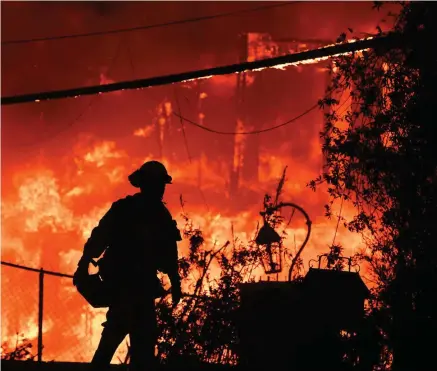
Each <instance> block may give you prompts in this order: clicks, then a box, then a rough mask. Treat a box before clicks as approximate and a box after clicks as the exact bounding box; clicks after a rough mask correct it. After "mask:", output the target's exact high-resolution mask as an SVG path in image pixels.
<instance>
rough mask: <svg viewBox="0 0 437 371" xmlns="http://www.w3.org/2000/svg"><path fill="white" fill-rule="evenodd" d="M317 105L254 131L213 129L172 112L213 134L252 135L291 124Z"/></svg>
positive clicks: (317, 104)
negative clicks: (280, 122) (276, 123)
mask: <svg viewBox="0 0 437 371" xmlns="http://www.w3.org/2000/svg"><path fill="white" fill-rule="evenodd" d="M317 107H319V103H316V104H315V105H313V106H311V107H310V108H308V109H307V110H306V111H304V112H302V113H301V114H300V115H298V116H296V117H293V118H292V119H291V120H288V121H286V122H283V123H282V124H279V125H275V126H272V127H270V128H266V129H261V130H254V131H241V132H233V131H220V130H214V129H210V128H208V127H206V126H203V125H200V124H198V123H197V122H194V121H191V120H189V119H187V118H185V117H183V116H180V115H178V114H177V113H175V112H174V113H173V115H175V116H177V117H179V118H180V119H181V120H184V121H186V122H188V123H189V124H191V125H194V126H196V127H198V128H199V129H202V130H206V131H209V132H210V133H214V134H221V135H254V134H262V133H266V132H268V131H272V130H276V129H279V128H281V127H283V126H286V125H288V124H291V123H292V122H295V121H297V120H299V119H300V118H302V117H303V116H305V115H307V114H308V113H310V112H311V111H313V110H315V109H316V108H317Z"/></svg>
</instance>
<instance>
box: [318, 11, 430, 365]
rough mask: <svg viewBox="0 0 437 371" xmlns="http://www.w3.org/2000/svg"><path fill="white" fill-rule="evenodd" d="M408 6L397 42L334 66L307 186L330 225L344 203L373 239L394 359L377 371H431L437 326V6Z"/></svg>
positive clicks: (384, 341) (381, 313) (353, 226)
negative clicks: (317, 162)
mask: <svg viewBox="0 0 437 371" xmlns="http://www.w3.org/2000/svg"><path fill="white" fill-rule="evenodd" d="M401 5H402V9H401V12H400V14H399V15H398V17H397V22H396V25H395V28H394V30H393V33H396V34H397V35H400V36H401V38H402V39H401V40H402V41H401V42H400V43H398V44H397V45H393V44H392V45H390V46H389V48H382V47H381V48H376V49H374V50H366V51H362V52H355V53H353V54H351V55H345V56H341V57H338V58H336V60H335V62H334V63H333V65H332V66H331V73H332V83H331V85H330V87H329V89H328V93H330V96H329V97H327V98H326V99H323V100H322V101H321V102H320V106H321V107H325V106H328V107H331V112H330V113H328V114H326V116H325V120H326V121H325V125H324V128H323V131H322V132H321V138H322V140H323V153H324V156H325V159H326V162H325V164H326V165H325V168H324V170H323V173H322V174H321V176H320V177H318V178H317V179H315V180H313V181H312V182H310V184H309V186H310V187H312V188H316V187H318V186H319V185H320V184H322V183H325V184H326V185H327V187H328V193H329V195H330V197H331V200H330V202H329V204H327V205H326V210H327V215H328V216H330V215H331V214H332V211H331V207H332V203H333V202H334V201H335V200H337V199H343V200H345V201H347V202H351V203H352V204H353V205H354V206H355V209H356V211H357V212H356V215H355V216H354V217H353V218H352V219H351V220H348V221H346V222H345V224H346V225H347V226H348V228H349V229H350V230H351V231H355V232H358V233H362V234H363V235H364V236H366V244H367V249H366V251H363V252H362V254H361V258H362V259H364V260H365V261H366V262H368V263H369V265H370V267H371V271H372V273H373V275H374V277H375V280H376V287H375V288H374V290H373V294H374V296H373V301H372V315H373V318H374V319H375V326H378V328H379V329H380V331H381V333H382V334H383V336H382V337H381V339H380V345H381V349H385V355H387V352H389V353H391V354H392V356H393V359H392V361H393V363H392V361H391V359H387V358H391V357H385V359H381V362H380V363H381V364H380V367H381V368H389V367H391V366H392V367H393V369H395V370H403V369H405V370H408V369H410V370H411V369H415V370H418V369H426V367H428V366H425V365H426V364H427V362H428V361H430V360H429V356H430V353H429V346H430V345H429V340H428V337H429V336H432V333H431V331H432V330H431V329H433V328H434V329H435V328H436V327H435V326H436V321H437V318H436V313H437V307H436V300H435V293H436V292H437V250H436V248H435V246H434V245H435V240H436V237H437V236H436V228H435V227H434V220H435V216H436V210H437V188H436V174H437V136H436V135H435V122H436V111H435V107H434V104H435V93H433V92H434V91H435V87H436V86H437V85H436V84H437V76H436V71H437V70H436V66H437V64H436V62H437V55H436V50H435V48H434V47H432V45H433V44H434V41H433V40H434V36H433V35H434V34H435V33H436V31H437V30H436V22H435V17H436V15H437V7H436V6H435V4H434V3H423V2H411V3H402V4H401ZM376 7H377V8H378V7H380V4H376ZM377 31H378V34H381V29H380V28H377ZM344 36H345V35H343V36H342V38H343V39H345V37H344ZM345 95H346V98H340V99H335V98H338V97H342V96H345ZM342 99H344V100H343V102H340V100H342ZM346 103H348V105H347V106H346V108H349V109H348V110H347V111H346V109H343V110H340V108H341V106H343V105H345V104H346ZM381 354H382V351H381Z"/></svg>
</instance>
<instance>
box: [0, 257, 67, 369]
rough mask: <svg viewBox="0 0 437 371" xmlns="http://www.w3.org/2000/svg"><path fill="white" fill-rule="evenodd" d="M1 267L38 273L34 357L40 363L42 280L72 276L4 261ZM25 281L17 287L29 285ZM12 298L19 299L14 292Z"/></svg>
mask: <svg viewBox="0 0 437 371" xmlns="http://www.w3.org/2000/svg"><path fill="white" fill-rule="evenodd" d="M1 265H2V266H7V267H12V268H16V269H20V270H23V271H30V272H35V273H38V323H37V327H38V329H37V330H38V336H37V355H36V358H37V361H38V362H42V356H43V348H44V346H43V344H44V343H43V320H44V286H45V281H44V279H45V277H46V275H47V276H55V277H61V278H69V279H72V278H73V276H72V275H70V274H65V273H60V272H54V271H50V270H45V269H43V268H41V269H37V268H31V267H27V266H23V265H19V264H14V263H9V262H5V261H2V262H1ZM2 276H3V270H2ZM25 281H26V282H20V284H19V285H20V287H21V288H22V287H23V286H24V283H26V284H28V283H29V282H28V280H25ZM13 296H15V297H20V295H17V294H16V293H15V292H14V294H13ZM4 299H5V295H4V290H2V302H4V301H5V300H4ZM2 306H3V305H2ZM13 310H14V313H13V315H14V316H18V315H19V314H18V313H17V309H16V308H14V309H13ZM3 315H4V314H2V317H3ZM5 318H7V314H6V316H5Z"/></svg>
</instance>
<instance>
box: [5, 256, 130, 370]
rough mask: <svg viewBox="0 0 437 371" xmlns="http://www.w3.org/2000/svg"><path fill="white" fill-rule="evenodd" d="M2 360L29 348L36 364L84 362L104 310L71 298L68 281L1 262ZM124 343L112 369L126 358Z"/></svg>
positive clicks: (90, 353)
mask: <svg viewBox="0 0 437 371" xmlns="http://www.w3.org/2000/svg"><path fill="white" fill-rule="evenodd" d="M1 264H2V267H1V268H2V269H1V290H2V293H1V312H2V315H1V320H2V324H1V337H2V354H4V353H8V352H12V351H14V350H16V349H17V348H18V347H23V346H26V345H27V344H31V346H32V348H31V349H30V352H31V354H32V355H33V356H35V360H38V361H40V362H41V361H44V362H48V361H57V362H90V361H91V358H92V356H93V353H94V350H95V349H96V347H97V345H98V342H99V339H100V335H101V331H102V327H101V324H102V323H103V322H104V321H105V313H106V310H102V309H94V308H92V307H90V305H89V304H88V303H86V302H85V300H84V299H83V298H82V297H81V296H80V295H79V294H78V293H77V290H76V288H75V287H74V286H73V280H72V278H73V277H72V276H71V275H68V274H63V273H59V272H52V271H46V270H44V269H35V268H29V267H26V266H22V265H17V264H12V263H7V262H3V261H2V262H1ZM126 350H127V348H126V342H124V343H123V344H122V345H121V346H120V347H119V350H118V351H117V353H116V354H115V356H114V358H113V361H112V363H120V362H121V361H123V359H124V358H125V356H126Z"/></svg>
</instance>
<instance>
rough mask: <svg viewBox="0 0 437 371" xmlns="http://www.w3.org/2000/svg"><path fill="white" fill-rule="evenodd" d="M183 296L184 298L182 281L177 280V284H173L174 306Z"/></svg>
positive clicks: (172, 297) (172, 298) (172, 296)
mask: <svg viewBox="0 0 437 371" xmlns="http://www.w3.org/2000/svg"><path fill="white" fill-rule="evenodd" d="M181 298H182V290H181V283H180V282H176V283H175V284H172V285H171V300H172V304H173V308H174V307H176V305H178V304H179V302H180V301H181Z"/></svg>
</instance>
